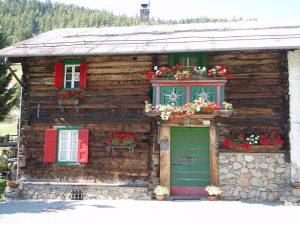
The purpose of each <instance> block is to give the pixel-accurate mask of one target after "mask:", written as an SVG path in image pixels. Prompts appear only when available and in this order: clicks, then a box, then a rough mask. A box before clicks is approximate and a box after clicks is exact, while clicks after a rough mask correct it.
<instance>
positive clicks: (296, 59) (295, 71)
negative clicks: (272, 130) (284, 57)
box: [288, 50, 300, 181]
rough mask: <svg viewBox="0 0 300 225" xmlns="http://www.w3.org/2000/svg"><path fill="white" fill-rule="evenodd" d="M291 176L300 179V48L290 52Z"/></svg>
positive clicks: (293, 179)
mask: <svg viewBox="0 0 300 225" xmlns="http://www.w3.org/2000/svg"><path fill="white" fill-rule="evenodd" d="M288 69H289V94H290V123H291V131H290V135H289V136H290V144H291V178H292V181H300V50H295V51H289V52H288Z"/></svg>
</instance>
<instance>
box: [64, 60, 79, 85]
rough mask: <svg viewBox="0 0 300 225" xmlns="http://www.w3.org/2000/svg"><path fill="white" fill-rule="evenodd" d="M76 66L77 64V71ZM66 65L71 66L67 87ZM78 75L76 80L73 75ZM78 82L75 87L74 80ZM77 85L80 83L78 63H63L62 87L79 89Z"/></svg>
mask: <svg viewBox="0 0 300 225" xmlns="http://www.w3.org/2000/svg"><path fill="white" fill-rule="evenodd" d="M76 66H79V72H76ZM67 67H71V68H72V71H71V80H68V81H71V87H69V88H67V83H66V82H67V73H68V72H67ZM76 75H78V80H76V79H75V76H76ZM76 81H77V82H78V87H75V82H76ZM79 85H80V64H64V82H63V88H64V89H68V90H70V89H74V90H76V89H79Z"/></svg>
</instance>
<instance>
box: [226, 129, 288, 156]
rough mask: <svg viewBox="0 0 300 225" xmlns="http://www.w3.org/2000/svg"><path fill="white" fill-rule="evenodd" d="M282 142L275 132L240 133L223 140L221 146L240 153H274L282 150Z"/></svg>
mask: <svg viewBox="0 0 300 225" xmlns="http://www.w3.org/2000/svg"><path fill="white" fill-rule="evenodd" d="M283 143H284V141H283V139H282V137H281V135H280V134H278V133H277V132H276V131H272V132H263V133H261V134H245V133H240V134H239V135H237V137H233V138H227V139H224V141H223V145H224V146H225V147H226V148H228V149H231V150H234V151H240V152H255V153H256V152H257V153H259V152H276V151H278V150H280V149H281V148H282V145H283Z"/></svg>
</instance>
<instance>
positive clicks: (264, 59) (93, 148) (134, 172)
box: [22, 51, 289, 183]
mask: <svg viewBox="0 0 300 225" xmlns="http://www.w3.org/2000/svg"><path fill="white" fill-rule="evenodd" d="M208 56H209V61H208V63H209V66H212V65H216V64H219V65H227V67H228V72H229V73H231V74H232V78H231V79H229V81H228V83H227V85H226V89H225V98H226V101H228V102H231V103H233V105H234V108H235V114H234V116H232V117H231V118H229V119H219V120H218V125H219V127H218V134H219V135H220V136H219V139H220V140H222V138H224V136H225V135H226V134H228V130H229V128H234V129H249V128H263V129H265V128H275V129H283V130H284V131H287V130H288V117H289V112H288V94H287V93H288V84H287V79H288V76H287V68H286V52H285V51H247V52H241V51H239V52H212V53H209V54H208ZM73 58H74V57H73ZM81 58H85V59H86V61H87V62H88V71H87V88H86V97H85V98H84V99H83V100H81V103H80V106H79V111H78V112H77V111H76V109H75V108H74V107H69V108H65V109H64V112H62V111H61V108H60V106H59V104H58V92H57V90H56V89H55V88H54V85H53V83H54V63H55V62H56V61H57V60H58V59H59V58H31V59H30V60H28V61H27V62H24V63H23V71H24V74H25V76H24V81H25V83H26V85H27V89H26V95H25V96H24V114H23V131H22V136H23V137H24V138H23V139H22V154H24V155H26V167H25V170H24V172H25V173H26V174H27V175H29V176H30V177H31V178H37V179H57V180H61V181H73V180H76V181H78V180H91V181H96V182H97V181H101V180H145V181H153V182H154V183H158V180H159V151H160V150H159V145H158V144H157V135H158V134H157V126H156V124H155V122H154V121H153V120H150V119H149V118H147V117H146V116H144V111H143V110H144V101H145V100H147V99H149V96H150V86H151V85H150V82H149V81H147V80H146V79H145V75H146V73H147V72H148V71H149V70H151V68H152V65H163V64H167V62H168V57H167V55H129V56H95V57H91V56H89V57H81ZM38 108H39V115H38V113H37V112H38ZM58 125H84V126H85V128H88V129H90V142H89V163H88V164H87V165H84V166H56V165H54V164H44V163H43V145H44V131H45V129H46V128H51V127H53V126H58ZM113 129H118V130H120V131H126V132H141V133H142V134H143V138H142V141H141V142H140V143H139V144H138V147H137V148H136V149H135V151H134V152H133V153H129V152H126V151H114V152H113V153H112V154H109V153H108V152H107V151H106V149H105V143H104V140H105V138H104V136H103V134H104V133H105V132H106V131H111V130H113ZM286 141H287V139H286ZM218 147H219V148H222V145H219V146H218Z"/></svg>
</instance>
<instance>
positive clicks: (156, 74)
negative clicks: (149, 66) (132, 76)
mask: <svg viewBox="0 0 300 225" xmlns="http://www.w3.org/2000/svg"><path fill="white" fill-rule="evenodd" d="M205 71H206V69H205V68H204V67H203V68H201V67H191V68H186V67H183V65H182V64H176V65H175V66H173V67H172V68H170V67H168V66H161V67H159V69H158V70H156V71H149V72H148V73H147V76H146V79H147V80H150V79H152V78H156V79H157V78H169V79H176V80H187V79H192V78H199V77H203V75H204V72H205Z"/></svg>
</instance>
